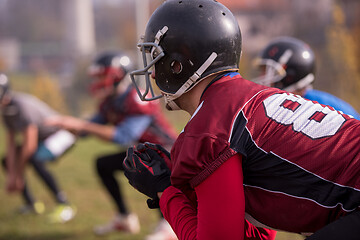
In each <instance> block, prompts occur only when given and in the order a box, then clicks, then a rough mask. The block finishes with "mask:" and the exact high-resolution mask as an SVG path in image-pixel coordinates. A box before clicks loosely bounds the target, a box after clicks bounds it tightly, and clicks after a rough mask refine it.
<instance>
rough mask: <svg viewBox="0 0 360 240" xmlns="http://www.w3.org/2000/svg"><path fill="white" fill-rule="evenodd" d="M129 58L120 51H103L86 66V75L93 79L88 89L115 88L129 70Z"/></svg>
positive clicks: (93, 90) (92, 90)
mask: <svg viewBox="0 0 360 240" xmlns="http://www.w3.org/2000/svg"><path fill="white" fill-rule="evenodd" d="M131 64H132V63H131V60H130V58H129V57H128V56H127V55H125V54H124V53H122V52H104V53H102V54H100V55H99V56H97V57H96V59H95V60H94V62H93V63H92V64H91V65H90V66H89V68H88V75H89V76H91V77H92V78H93V79H94V80H93V82H92V84H91V85H90V91H91V92H92V93H96V92H97V91H99V90H103V89H108V88H112V89H113V88H116V87H117V85H118V84H119V83H120V82H121V81H122V80H123V79H124V77H125V76H126V74H127V73H128V72H129V71H130V70H131Z"/></svg>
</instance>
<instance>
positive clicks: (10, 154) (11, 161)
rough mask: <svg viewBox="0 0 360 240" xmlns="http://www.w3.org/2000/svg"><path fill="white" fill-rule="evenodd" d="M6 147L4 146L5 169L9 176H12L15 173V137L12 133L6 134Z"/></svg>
mask: <svg viewBox="0 0 360 240" xmlns="http://www.w3.org/2000/svg"><path fill="white" fill-rule="evenodd" d="M6 143H7V146H6V158H5V161H6V168H7V172H8V174H9V175H13V174H15V173H16V167H15V166H16V165H15V160H16V144H15V137H14V135H13V133H8V134H7V141H6Z"/></svg>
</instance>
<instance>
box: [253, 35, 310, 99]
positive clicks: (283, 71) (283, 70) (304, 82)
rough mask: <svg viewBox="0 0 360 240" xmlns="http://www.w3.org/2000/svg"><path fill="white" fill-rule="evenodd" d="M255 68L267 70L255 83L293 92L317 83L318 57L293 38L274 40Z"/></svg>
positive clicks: (255, 79)
mask: <svg viewBox="0 0 360 240" xmlns="http://www.w3.org/2000/svg"><path fill="white" fill-rule="evenodd" d="M255 65H256V66H257V67H260V68H264V69H265V71H264V72H263V73H262V75H261V76H259V77H257V78H254V79H252V81H253V82H256V83H258V84H262V85H265V86H270V87H276V88H280V89H283V90H286V91H290V92H294V91H299V90H301V89H305V88H308V87H311V84H312V82H313V81H314V79H315V77H314V72H315V55H314V53H313V51H312V50H311V49H310V47H309V46H308V45H307V44H306V43H304V42H302V41H300V40H298V39H296V38H292V37H279V38H276V39H274V40H273V41H271V42H270V43H269V44H268V45H267V46H266V47H265V49H264V50H263V51H262V53H261V57H260V58H259V59H258V60H257V61H256V62H255Z"/></svg>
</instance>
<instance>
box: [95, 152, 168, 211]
mask: <svg viewBox="0 0 360 240" xmlns="http://www.w3.org/2000/svg"><path fill="white" fill-rule="evenodd" d="M125 157H126V152H120V153H115V154H111V155H106V156H102V157H99V158H98V159H97V160H96V170H97V173H98V175H99V177H100V179H101V182H102V183H103V185H104V186H105V188H106V189H107V191H108V193H109V194H110V196H111V197H112V199H113V201H114V202H115V205H116V207H117V210H118V212H119V213H121V214H128V213H129V212H128V209H127V207H126V204H125V202H124V199H123V196H122V193H121V188H120V185H119V183H118V181H117V179H116V178H115V172H117V171H124V168H123V165H122V163H123V161H124V159H125ZM160 215H161V212H160ZM161 217H162V215H161Z"/></svg>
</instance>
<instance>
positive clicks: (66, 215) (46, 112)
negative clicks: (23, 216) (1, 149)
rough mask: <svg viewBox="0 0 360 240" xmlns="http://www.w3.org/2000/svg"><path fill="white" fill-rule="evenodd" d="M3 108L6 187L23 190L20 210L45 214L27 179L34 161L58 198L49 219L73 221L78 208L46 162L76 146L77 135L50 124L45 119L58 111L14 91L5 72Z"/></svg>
mask: <svg viewBox="0 0 360 240" xmlns="http://www.w3.org/2000/svg"><path fill="white" fill-rule="evenodd" d="M0 107H1V115H2V117H3V123H4V125H5V129H6V155H5V157H4V159H3V166H4V167H5V170H6V173H7V175H6V176H7V177H6V190H7V192H9V193H13V192H22V196H23V198H24V200H25V205H24V206H23V207H22V208H21V209H20V213H29V212H33V213H37V214H41V213H43V212H44V210H45V206H44V204H43V203H42V202H40V201H37V200H36V199H35V197H34V196H33V195H32V193H31V191H30V189H29V186H28V184H27V183H26V181H25V169H26V166H27V165H28V164H30V165H32V166H33V167H34V171H35V173H36V174H37V175H38V176H39V177H40V179H41V180H42V181H43V182H44V183H45V185H46V187H47V188H48V189H49V190H50V192H51V193H52V194H53V196H54V198H55V200H56V203H57V206H56V208H55V210H54V211H53V212H52V213H51V214H50V216H49V217H50V219H49V220H50V221H51V222H67V221H69V220H71V219H72V218H73V217H74V216H75V213H76V209H75V207H74V206H72V205H70V204H69V202H68V200H67V198H66V196H65V193H64V192H63V191H61V189H60V188H59V186H58V184H57V182H56V180H55V178H54V176H53V175H52V174H51V173H50V172H49V171H48V170H47V169H46V166H45V165H46V163H48V162H52V161H55V160H57V159H58V158H59V157H61V156H62V155H63V154H64V153H65V152H66V151H67V150H68V149H69V148H70V147H71V146H73V144H74V142H75V140H76V138H75V136H74V135H73V134H71V133H70V132H68V131H66V130H62V129H59V128H56V127H50V126H46V125H45V124H44V120H45V119H46V118H48V117H51V116H55V115H58V113H56V112H55V111H54V110H53V109H51V108H50V107H49V106H48V105H46V104H45V103H44V102H42V101H40V100H39V99H38V98H36V97H34V96H31V95H28V94H25V93H19V92H14V91H11V90H10V84H9V79H8V78H7V77H6V76H5V75H4V74H0ZM19 139H20V140H21V142H19Z"/></svg>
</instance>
